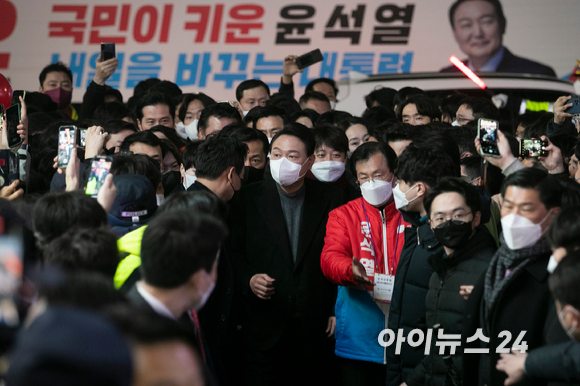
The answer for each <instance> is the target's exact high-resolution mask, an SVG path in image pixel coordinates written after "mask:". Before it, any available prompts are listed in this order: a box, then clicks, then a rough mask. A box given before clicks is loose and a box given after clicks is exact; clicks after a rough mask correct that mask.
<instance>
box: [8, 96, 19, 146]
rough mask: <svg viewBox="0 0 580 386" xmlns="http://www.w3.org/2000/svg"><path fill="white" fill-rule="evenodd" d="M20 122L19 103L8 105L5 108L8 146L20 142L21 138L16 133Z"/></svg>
mask: <svg viewBox="0 0 580 386" xmlns="http://www.w3.org/2000/svg"><path fill="white" fill-rule="evenodd" d="M19 124H20V104H17V105H13V106H10V107H8V108H7V109H6V129H7V134H8V147H14V146H17V145H20V144H21V143H22V138H20V135H19V134H18V125H19Z"/></svg>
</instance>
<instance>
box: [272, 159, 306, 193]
mask: <svg viewBox="0 0 580 386" xmlns="http://www.w3.org/2000/svg"><path fill="white" fill-rule="evenodd" d="M306 162H308V159H306V161H305V162H304V164H305V163H306ZM304 164H302V165H300V164H295V163H294V162H292V161H290V160H288V158H286V157H284V158H280V159H276V160H270V172H271V173H272V178H273V179H274V181H276V182H277V183H278V185H280V186H289V185H292V184H293V183H295V182H296V181H298V180H299V179H300V178H302V177H304V175H305V174H306V173H304V174H303V175H300V170H302V166H303V165H304Z"/></svg>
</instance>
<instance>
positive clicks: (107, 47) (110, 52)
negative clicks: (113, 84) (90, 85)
mask: <svg viewBox="0 0 580 386" xmlns="http://www.w3.org/2000/svg"><path fill="white" fill-rule="evenodd" d="M111 47H112V48H111ZM118 65H119V60H118V59H117V58H116V57H115V44H114V43H101V55H99V57H98V58H97V65H96V72H95V77H94V78H93V82H95V83H96V84H98V85H99V86H104V85H105V82H106V81H107V79H109V77H110V76H111V75H113V73H114V72H115V70H116V69H117V66H118Z"/></svg>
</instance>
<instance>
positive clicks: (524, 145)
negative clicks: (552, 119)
mask: <svg viewBox="0 0 580 386" xmlns="http://www.w3.org/2000/svg"><path fill="white" fill-rule="evenodd" d="M546 146H548V144H547V143H546V142H544V141H541V140H539V139H524V140H522V141H521V142H520V147H521V150H520V155H521V156H522V157H524V158H532V157H545V156H547V155H548V152H547V151H546Z"/></svg>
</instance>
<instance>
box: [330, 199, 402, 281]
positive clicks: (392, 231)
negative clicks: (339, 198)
mask: <svg viewBox="0 0 580 386" xmlns="http://www.w3.org/2000/svg"><path fill="white" fill-rule="evenodd" d="M363 203H364V208H365V209H366V215H367V217H368V222H369V223H370V233H369V230H368V228H369V227H368V224H367V218H366V217H365V210H364V209H363ZM410 226H411V224H409V223H407V222H405V220H404V219H403V217H402V215H401V213H400V212H399V211H398V210H397V209H396V208H395V202H394V201H393V202H392V203H391V204H389V205H387V207H386V208H385V209H384V210H383V211H382V212H381V211H379V210H378V209H377V208H375V207H374V206H372V205H370V204H369V203H368V202H366V201H364V198H362V197H361V198H359V199H356V200H353V201H351V202H349V203H347V204H345V205H343V206H341V207H339V208H336V209H335V210H333V211H332V212H330V214H329V216H328V223H327V225H326V237H325V238H324V248H323V250H322V256H321V267H322V273H323V274H324V276H326V278H327V279H329V280H330V281H332V282H334V283H337V284H340V285H342V286H349V285H353V284H355V283H354V280H353V275H352V258H353V257H357V258H358V259H359V260H360V261H361V263H362V264H363V265H364V266H365V268H366V269H367V276H368V278H369V279H370V280H371V281H374V272H375V259H374V258H373V255H372V253H371V250H372V246H373V244H374V249H375V253H376V260H377V269H376V271H377V272H378V273H382V274H384V273H385V260H384V254H385V253H384V250H385V248H386V250H387V256H388V269H389V271H391V266H392V265H393V256H394V266H393V267H392V274H393V275H394V274H395V272H396V269H397V264H398V263H399V256H400V255H401V251H402V250H403V246H404V245H405V233H404V231H405V228H408V227H410ZM371 236H372V243H371ZM385 236H386V237H385ZM397 236H398V241H397ZM385 239H386V243H385V242H384V240H385ZM395 247H396V251H395ZM389 273H390V272H389Z"/></svg>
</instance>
